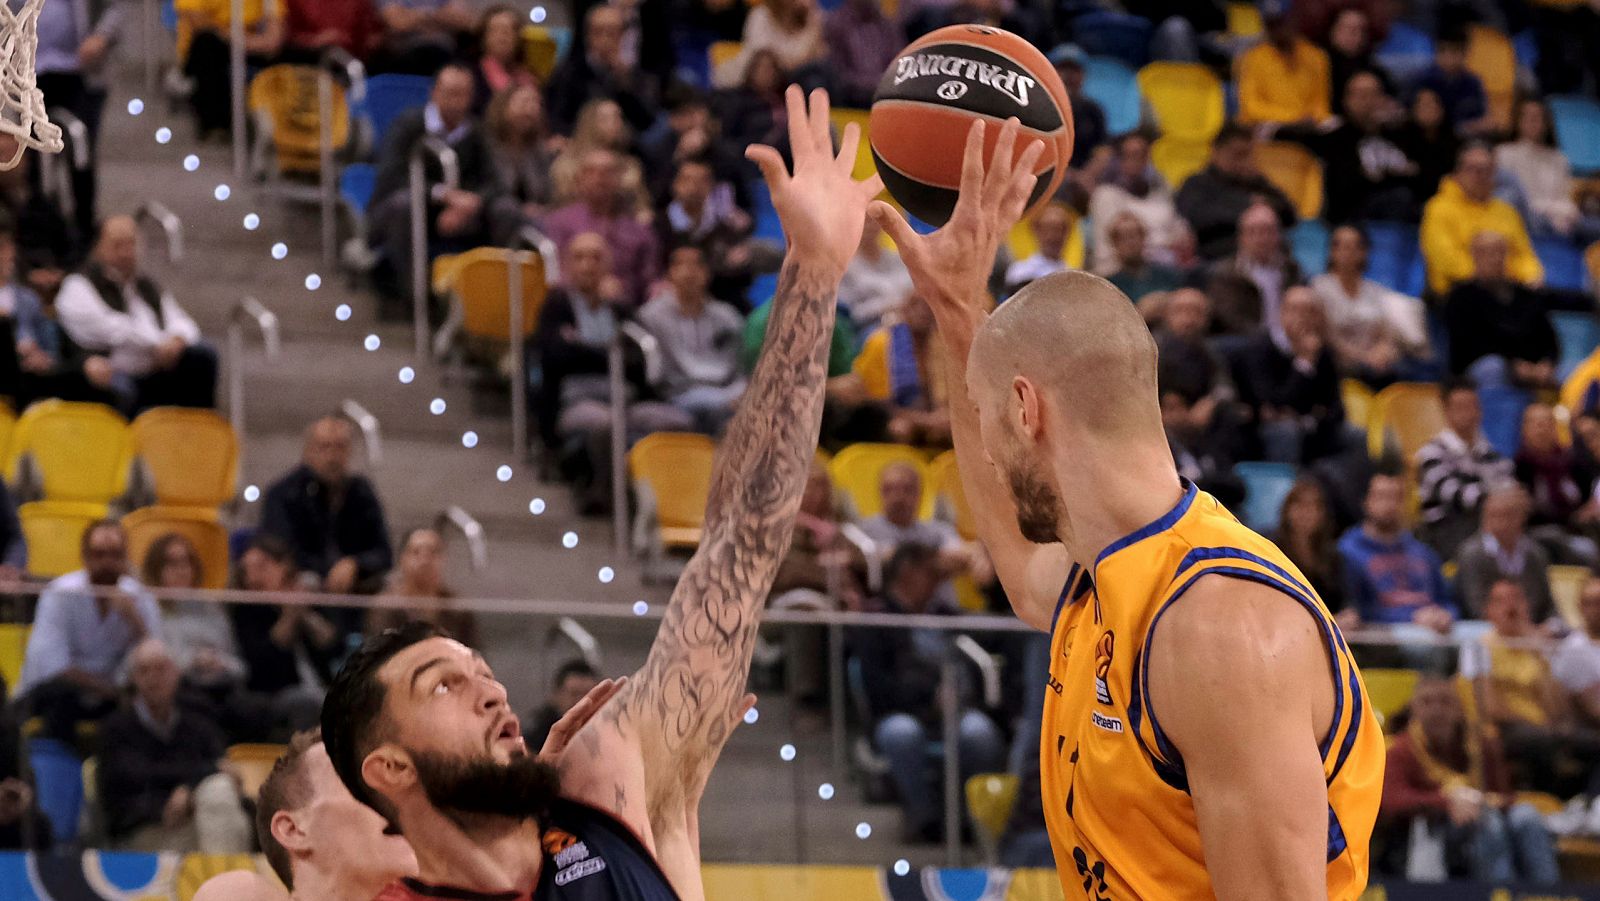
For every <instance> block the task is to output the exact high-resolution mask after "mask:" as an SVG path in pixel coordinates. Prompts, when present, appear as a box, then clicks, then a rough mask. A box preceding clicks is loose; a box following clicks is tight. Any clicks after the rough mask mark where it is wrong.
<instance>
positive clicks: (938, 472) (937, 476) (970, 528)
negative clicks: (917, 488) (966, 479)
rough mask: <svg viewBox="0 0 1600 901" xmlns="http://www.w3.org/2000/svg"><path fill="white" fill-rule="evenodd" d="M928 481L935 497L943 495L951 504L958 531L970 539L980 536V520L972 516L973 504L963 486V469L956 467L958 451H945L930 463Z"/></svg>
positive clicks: (950, 507) (963, 536) (973, 539)
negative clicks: (968, 500)
mask: <svg viewBox="0 0 1600 901" xmlns="http://www.w3.org/2000/svg"><path fill="white" fill-rule="evenodd" d="M928 482H929V484H930V487H931V488H932V490H933V494H934V496H935V497H942V498H944V501H945V503H946V504H947V505H949V509H950V515H951V516H952V517H953V518H954V520H955V526H956V531H957V532H959V533H961V537H962V538H965V539H967V540H968V541H976V540H977V538H978V522H977V520H975V519H973V518H972V506H971V505H970V504H968V503H967V494H966V490H965V489H964V488H963V487H962V486H961V471H960V470H959V469H957V468H956V452H955V451H953V450H948V451H945V452H944V453H942V454H940V455H939V456H937V457H934V458H933V462H931V463H929V464H928Z"/></svg>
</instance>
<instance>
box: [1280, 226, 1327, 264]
mask: <svg viewBox="0 0 1600 901" xmlns="http://www.w3.org/2000/svg"><path fill="white" fill-rule="evenodd" d="M1289 249H1290V251H1291V252H1293V253H1294V261H1295V262H1296V263H1299V264H1300V271H1301V272H1307V273H1311V272H1326V271H1327V269H1328V224H1327V223H1325V222H1323V221H1322V220H1321V219H1301V220H1300V221H1299V222H1296V223H1295V224H1294V226H1293V227H1292V228H1290V229H1289Z"/></svg>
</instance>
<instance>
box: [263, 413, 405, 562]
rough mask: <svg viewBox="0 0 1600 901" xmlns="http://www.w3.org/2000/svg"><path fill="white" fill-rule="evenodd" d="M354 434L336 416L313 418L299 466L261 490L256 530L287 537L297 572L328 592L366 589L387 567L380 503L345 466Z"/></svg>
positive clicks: (346, 422)
mask: <svg viewBox="0 0 1600 901" xmlns="http://www.w3.org/2000/svg"><path fill="white" fill-rule="evenodd" d="M354 438H355V436H354V434H353V430H352V427H351V424H350V420H348V419H346V418H345V417H343V416H340V415H337V414H329V415H327V416H324V417H322V418H321V419H318V420H317V421H316V422H313V423H312V424H311V427H310V428H309V429H307V430H306V445H305V453H304V456H303V458H302V462H301V464H300V465H299V466H297V467H295V468H294V469H292V470H290V471H289V473H288V474H287V475H285V476H284V477H283V478H281V479H279V480H278V481H276V482H274V483H273V484H272V486H271V487H269V488H268V489H267V497H266V503H265V504H264V509H263V510H262V512H261V532H262V533H263V534H266V535H274V536H277V537H278V538H281V539H283V540H284V541H285V542H287V543H288V544H289V547H290V548H292V549H293V550H294V556H295V561H296V562H297V563H298V564H299V567H300V570H301V571H302V572H306V573H312V574H314V575H315V576H316V577H317V578H318V579H320V580H321V582H322V590H323V591H326V592H328V593H330V594H345V593H348V592H351V591H363V592H370V591H374V590H376V589H377V587H378V585H379V584H380V583H381V581H382V579H383V576H384V574H385V573H387V572H388V571H389V568H390V567H391V566H393V565H394V552H393V550H392V548H391V547H390V545H389V529H388V526H387V525H386V524H385V522H384V518H383V504H382V503H381V502H380V501H379V500H378V494H377V492H376V491H374V490H373V487H372V483H371V482H369V481H367V480H366V479H365V478H363V477H362V476H359V475H356V474H354V473H352V472H351V471H350V450H351V444H352V442H353V441H354Z"/></svg>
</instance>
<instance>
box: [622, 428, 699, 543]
mask: <svg viewBox="0 0 1600 901" xmlns="http://www.w3.org/2000/svg"><path fill="white" fill-rule="evenodd" d="M715 453H716V445H714V444H713V443H712V442H711V439H710V438H707V437H706V436H704V435H697V434H693V433H689V432H656V433H654V434H652V435H646V436H645V437H644V438H643V440H641V441H640V442H639V443H638V444H635V445H634V446H633V449H632V450H630V451H628V473H629V475H631V476H632V477H633V480H634V482H635V483H638V484H643V485H646V486H648V487H649V489H650V493H651V495H652V497H653V498H654V500H655V514H656V523H657V528H658V529H659V531H660V539H661V544H662V545H663V546H665V547H669V548H685V547H687V548H692V547H694V546H696V545H698V544H699V543H700V531H701V529H702V528H703V527H704V525H705V520H706V498H707V497H708V496H709V495H710V493H711V461H712V457H713V456H714V455H715Z"/></svg>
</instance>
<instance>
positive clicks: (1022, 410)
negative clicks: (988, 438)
mask: <svg viewBox="0 0 1600 901" xmlns="http://www.w3.org/2000/svg"><path fill="white" fill-rule="evenodd" d="M1011 391H1012V393H1013V394H1015V395H1016V398H1017V428H1018V429H1019V430H1020V431H1021V432H1022V434H1024V435H1026V436H1028V437H1030V438H1032V437H1035V436H1037V435H1038V434H1039V433H1040V432H1041V431H1042V430H1043V429H1044V405H1043V402H1042V399H1041V398H1040V397H1039V389H1038V386H1036V385H1034V384H1033V383H1032V382H1030V381H1028V379H1027V378H1026V377H1025V376H1020V375H1019V376H1014V377H1012V379H1011Z"/></svg>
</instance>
